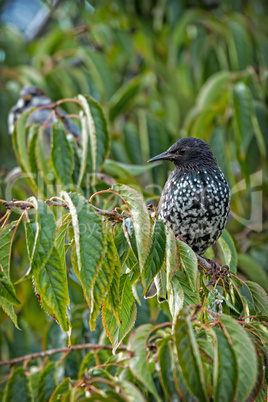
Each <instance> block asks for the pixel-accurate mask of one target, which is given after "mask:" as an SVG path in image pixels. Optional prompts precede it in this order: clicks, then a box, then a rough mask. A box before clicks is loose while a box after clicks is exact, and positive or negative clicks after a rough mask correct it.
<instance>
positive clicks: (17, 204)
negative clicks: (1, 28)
mask: <svg viewBox="0 0 268 402" xmlns="http://www.w3.org/2000/svg"><path fill="white" fill-rule="evenodd" d="M0 203H2V204H3V205H4V206H5V207H6V209H12V208H21V209H31V208H34V205H33V204H32V203H31V202H27V201H18V200H13V201H5V200H0Z"/></svg>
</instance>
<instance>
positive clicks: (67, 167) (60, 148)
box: [51, 121, 74, 189]
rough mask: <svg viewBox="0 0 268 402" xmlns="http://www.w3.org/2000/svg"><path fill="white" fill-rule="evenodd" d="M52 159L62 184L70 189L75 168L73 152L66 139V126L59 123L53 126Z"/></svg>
mask: <svg viewBox="0 0 268 402" xmlns="http://www.w3.org/2000/svg"><path fill="white" fill-rule="evenodd" d="M51 159H52V164H53V167H54V170H55V174H56V176H57V178H58V179H59V181H60V183H61V184H62V185H63V186H64V187H66V188H69V189H70V186H71V183H72V172H73V168H74V156H73V150H72V147H71V145H70V144H69V141H68V140H67V138H66V133H65V130H64V126H63V124H62V123H61V122H60V121H57V122H56V123H54V124H53V126H52V138H51Z"/></svg>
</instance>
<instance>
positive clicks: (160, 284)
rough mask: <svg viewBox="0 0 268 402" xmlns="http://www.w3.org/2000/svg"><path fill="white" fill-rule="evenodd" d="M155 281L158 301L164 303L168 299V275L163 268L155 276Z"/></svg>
mask: <svg viewBox="0 0 268 402" xmlns="http://www.w3.org/2000/svg"><path fill="white" fill-rule="evenodd" d="M154 283H155V287H156V290H157V299H158V302H159V303H163V302H164V301H166V300H167V275H166V272H165V271H164V269H163V268H162V269H160V271H159V272H158V274H157V275H156V276H155V278H154Z"/></svg>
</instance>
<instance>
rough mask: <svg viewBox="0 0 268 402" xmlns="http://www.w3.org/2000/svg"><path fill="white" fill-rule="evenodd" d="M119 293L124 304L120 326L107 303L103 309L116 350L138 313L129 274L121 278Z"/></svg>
mask: <svg viewBox="0 0 268 402" xmlns="http://www.w3.org/2000/svg"><path fill="white" fill-rule="evenodd" d="M119 294H120V300H121V305H122V321H121V325H120V326H118V323H117V319H116V317H115V315H114V314H113V313H112V312H111V311H110V310H109V309H108V308H107V306H106V303H105V304H104V306H103V309H102V322H103V326H104V329H105V332H106V334H107V335H108V337H109V339H110V341H111V343H112V345H113V351H114V352H115V350H116V349H117V348H118V346H119V345H120V343H121V342H122V340H123V339H124V338H125V336H126V335H127V334H128V333H129V331H130V330H131V328H132V327H133V325H134V323H135V320H136V315H137V307H136V304H135V300H134V297H133V294H132V289H131V283H130V279H129V276H128V275H127V274H123V275H122V276H121V278H120V288H119Z"/></svg>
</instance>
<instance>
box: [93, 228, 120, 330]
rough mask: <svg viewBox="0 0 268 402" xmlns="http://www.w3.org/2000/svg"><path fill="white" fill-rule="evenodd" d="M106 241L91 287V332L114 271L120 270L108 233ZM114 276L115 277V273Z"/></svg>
mask: <svg viewBox="0 0 268 402" xmlns="http://www.w3.org/2000/svg"><path fill="white" fill-rule="evenodd" d="M106 241H107V243H106V254H105V257H104V258H103V260H102V263H101V266H100V269H99V271H98V275H97V277H96V279H95V282H94V287H93V303H92V304H93V306H92V309H91V312H90V320H89V325H90V329H91V331H94V329H95V325H96V319H97V316H98V314H99V311H100V309H101V305H102V303H103V302H104V300H105V298H106V296H107V293H108V291H109V289H110V287H111V282H112V279H113V275H114V271H115V270H118V271H119V273H120V270H121V267H120V261H119V256H118V253H117V250H116V247H115V245H114V242H113V237H112V235H111V233H109V232H108V233H107V238H106ZM115 275H117V273H116V274H115ZM113 291H114V288H113ZM118 294H119V292H118ZM112 297H113V295H112V294H111V298H112Z"/></svg>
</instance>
